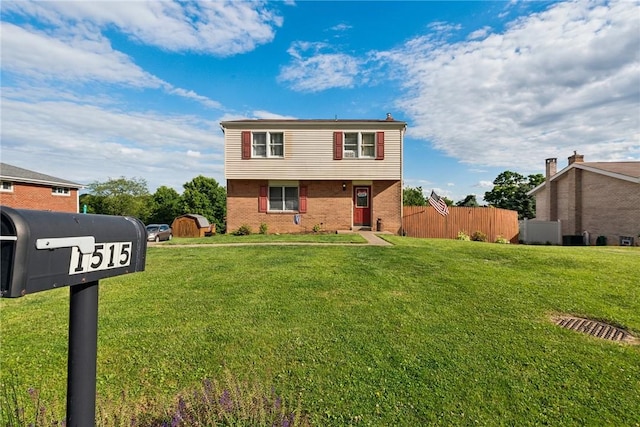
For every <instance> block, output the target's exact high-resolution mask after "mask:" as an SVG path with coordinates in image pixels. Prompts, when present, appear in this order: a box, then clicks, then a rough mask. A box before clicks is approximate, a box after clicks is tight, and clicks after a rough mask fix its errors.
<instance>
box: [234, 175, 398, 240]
mask: <svg viewBox="0 0 640 427" xmlns="http://www.w3.org/2000/svg"><path fill="white" fill-rule="evenodd" d="M343 182H345V184H346V188H345V189H344V190H343V187H342V183H343ZM264 185H268V181H266V180H228V181H227V230H228V231H229V232H233V231H234V230H237V229H238V228H239V227H240V226H242V225H248V226H249V227H251V229H252V230H253V231H254V232H257V231H258V230H259V228H260V224H262V223H264V224H267V226H268V232H269V233H304V232H311V231H313V229H314V227H315V226H319V227H320V229H321V230H323V231H330V232H333V231H338V230H350V229H351V228H352V224H353V222H352V218H353V198H352V196H353V183H352V182H351V181H328V180H327V181H315V180H314V181H311V180H310V181H305V180H301V181H299V185H301V186H306V187H307V212H306V213H301V214H298V215H299V219H300V221H299V222H298V224H296V223H295V221H294V219H295V216H296V215H297V213H295V212H283V213H280V212H267V213H261V212H259V211H258V195H259V191H260V186H264ZM358 185H359V184H358ZM369 185H370V186H371V194H372V201H371V208H372V212H371V217H372V218H371V220H372V227H373V228H374V229H375V226H376V221H377V219H378V218H380V219H381V220H382V223H383V227H384V230H385V231H390V232H392V233H395V234H399V233H400V228H401V226H402V212H401V206H402V185H401V183H400V181H372V182H371V183H370V184H369Z"/></svg>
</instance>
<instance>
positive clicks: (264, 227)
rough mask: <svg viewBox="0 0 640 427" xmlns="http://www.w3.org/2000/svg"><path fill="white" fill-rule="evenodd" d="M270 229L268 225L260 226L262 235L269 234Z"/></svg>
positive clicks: (262, 224)
mask: <svg viewBox="0 0 640 427" xmlns="http://www.w3.org/2000/svg"><path fill="white" fill-rule="evenodd" d="M268 229H269V226H268V225H267V224H266V223H264V222H263V223H261V224H260V231H259V233H260V234H267V230H268Z"/></svg>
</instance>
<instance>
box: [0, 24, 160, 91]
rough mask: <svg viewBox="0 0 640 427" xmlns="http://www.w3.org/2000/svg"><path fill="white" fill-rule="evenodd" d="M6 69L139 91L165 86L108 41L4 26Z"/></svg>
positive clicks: (22, 73) (8, 25) (46, 77)
mask: <svg viewBox="0 0 640 427" xmlns="http://www.w3.org/2000/svg"><path fill="white" fill-rule="evenodd" d="M0 36H1V37H2V68H3V70H7V71H10V72H12V73H15V74H20V75H22V76H23V77H25V76H26V77H34V78H38V79H57V80H66V81H76V82H77V81H84V82H87V81H101V82H105V83H118V84H124V85H129V86H137V87H153V88H157V87H160V86H161V84H162V82H161V80H159V79H157V78H156V77H154V76H152V75H150V74H148V73H147V72H145V71H144V70H142V69H141V68H140V67H138V66H136V65H135V64H134V63H133V62H132V61H131V59H130V58H129V57H127V56H126V55H124V54H122V53H120V52H116V51H114V50H113V49H112V48H111V46H110V43H109V41H108V40H106V39H104V38H103V37H95V36H92V39H89V38H85V37H82V38H80V39H78V38H76V37H72V38H70V39H68V40H65V39H62V38H55V37H51V36H50V35H48V34H46V33H44V32H42V31H36V30H26V29H24V28H21V27H18V26H16V25H13V24H11V23H7V22H3V23H2V33H1V35H0Z"/></svg>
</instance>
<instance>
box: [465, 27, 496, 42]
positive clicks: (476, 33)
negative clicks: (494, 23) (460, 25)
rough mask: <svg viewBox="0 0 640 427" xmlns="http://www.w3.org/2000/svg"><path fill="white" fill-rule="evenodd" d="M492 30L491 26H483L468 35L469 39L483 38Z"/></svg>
mask: <svg viewBox="0 0 640 427" xmlns="http://www.w3.org/2000/svg"><path fill="white" fill-rule="evenodd" d="M490 32H491V27H488V26H485V27H482V28H480V29H478V30H476V31H474V32H472V33H471V34H469V35H468V36H467V39H469V40H476V39H483V38H485V37H486V36H487V35H488V34H489V33H490Z"/></svg>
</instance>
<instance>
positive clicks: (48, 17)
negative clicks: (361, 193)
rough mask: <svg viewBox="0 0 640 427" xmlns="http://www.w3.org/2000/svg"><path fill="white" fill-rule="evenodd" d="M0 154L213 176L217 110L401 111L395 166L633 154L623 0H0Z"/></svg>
mask: <svg viewBox="0 0 640 427" xmlns="http://www.w3.org/2000/svg"><path fill="white" fill-rule="evenodd" d="M1 7H2V9H1V18H2V27H1V32H0V37H1V43H2V46H1V47H2V50H1V60H2V62H1V66H2V75H1V77H2V104H1V114H2V116H1V136H2V141H1V144H2V145H1V152H0V156H1V159H2V162H4V163H9V164H13V165H15V166H19V167H24V168H27V169H32V170H35V171H38V172H41V173H46V174H49V175H53V176H57V177H60V178H65V179H69V180H72V181H75V182H79V183H83V184H88V183H91V182H93V181H106V180H108V179H109V178H118V177H121V176H124V177H127V178H133V177H136V178H143V179H145V180H146V181H147V183H148V186H149V190H150V191H151V192H153V191H155V189H156V188H157V187H159V186H161V185H166V186H169V187H173V188H175V189H176V190H177V191H178V192H182V185H183V184H184V183H185V182H188V181H190V180H191V179H192V178H194V177H196V176H198V175H205V176H209V177H212V178H215V179H216V180H218V182H220V183H221V184H222V185H225V180H224V170H223V134H222V131H221V130H220V126H219V123H220V121H222V120H231V119H242V118H300V119H327V118H335V117H338V118H340V119H384V118H385V116H386V113H391V114H392V115H393V117H394V118H395V119H396V120H402V121H406V122H407V124H408V129H407V134H406V138H405V151H404V185H405V186H411V187H416V186H422V188H423V189H424V190H425V193H427V194H428V192H429V191H430V190H431V189H435V190H436V191H437V192H438V193H439V194H441V195H445V196H447V197H449V198H451V199H453V200H454V201H458V200H461V199H463V198H464V197H465V196H466V195H467V194H476V195H478V199H479V200H481V199H482V196H483V195H484V192H486V191H489V190H490V189H491V187H492V185H491V182H492V181H493V180H494V179H495V178H496V176H497V175H498V174H499V173H500V172H502V171H504V170H512V171H516V172H519V173H522V174H530V173H543V172H544V159H546V158H548V157H557V158H558V162H559V167H560V168H562V167H564V166H565V165H566V159H567V157H568V156H569V155H571V154H572V153H573V151H574V150H577V151H578V152H579V153H580V154H584V155H585V160H586V161H614V160H616V161H625V160H635V161H637V160H640V3H638V2H637V1H617V2H607V1H571V2H551V1H539V2H537V1H536V2H529V1H527V2H505V1H500V2H489V1H487V2H484V1H474V2H458V1H448V2H435V1H434V2H431V1H410V2H378V1H355V2H339V1H335V2H324V1H317V2H311V1H296V2H293V1H281V2H263V1H257V2H243V1H230V2H223V1H212V2H196V3H184V2H182V3H178V2H143V1H128V2H107V1H102V2H89V1H87V2H77V1H65V2H27V1H19V2H12V1H3V2H2V4H1Z"/></svg>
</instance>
